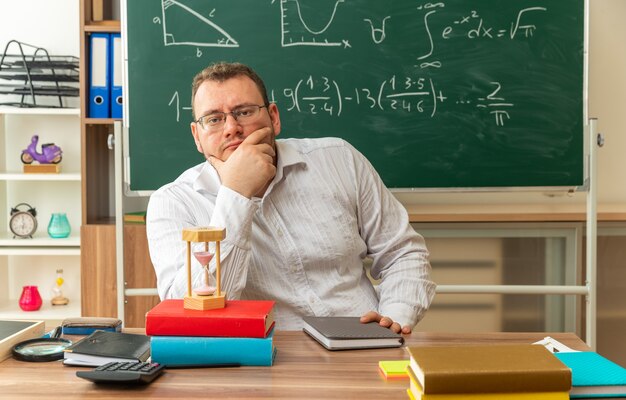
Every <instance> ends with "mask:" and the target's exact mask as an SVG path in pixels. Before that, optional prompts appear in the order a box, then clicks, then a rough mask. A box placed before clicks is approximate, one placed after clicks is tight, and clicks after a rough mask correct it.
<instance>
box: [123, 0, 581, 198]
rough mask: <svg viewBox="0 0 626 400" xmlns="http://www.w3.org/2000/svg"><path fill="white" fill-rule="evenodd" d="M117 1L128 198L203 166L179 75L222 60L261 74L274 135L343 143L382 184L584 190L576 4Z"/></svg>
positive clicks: (186, 87)
mask: <svg viewBox="0 0 626 400" xmlns="http://www.w3.org/2000/svg"><path fill="white" fill-rule="evenodd" d="M126 3H127V4H126V8H125V9H124V10H123V12H125V23H124V26H123V36H124V40H125V45H126V49H127V61H126V63H127V65H126V71H127V82H128V85H127V88H128V90H127V91H126V93H125V96H126V104H127V108H126V110H127V111H128V113H127V118H126V119H125V122H126V124H127V128H128V146H129V148H128V155H129V165H128V167H129V169H130V171H129V172H130V174H129V175H130V182H129V183H130V189H131V190H132V191H151V190H155V189H157V188H158V187H160V186H161V185H163V184H166V183H168V182H171V181H172V180H174V179H175V178H176V177H177V176H178V175H180V173H182V172H183V171H184V170H185V169H186V168H189V167H191V166H193V165H196V164H198V163H200V162H202V161H203V159H202V157H201V155H200V154H199V153H197V151H196V149H195V146H194V144H193V142H192V137H191V134H190V130H189V122H190V121H191V119H192V117H191V112H190V109H189V105H190V82H191V79H192V77H193V75H195V73H196V72H198V71H199V70H200V69H202V68H203V67H205V66H206V65H208V64H209V63H211V62H213V61H219V60H226V61H240V62H244V63H247V64H249V65H251V66H252V67H253V68H254V69H255V70H256V71H257V72H258V73H259V74H260V75H261V76H262V77H263V78H264V80H265V82H266V85H267V87H268V91H269V93H270V97H271V99H272V100H273V101H275V102H276V103H277V105H278V107H279V109H280V111H281V120H282V125H283V131H282V133H281V135H280V137H324V136H338V137H343V138H344V139H346V140H347V141H349V142H350V143H352V144H353V145H354V146H355V147H356V148H357V149H359V150H360V151H361V152H363V154H364V155H365V156H366V157H367V158H368V159H369V160H370V162H371V163H372V164H373V165H374V167H375V168H376V169H377V171H378V172H379V174H380V175H381V177H382V179H383V181H384V182H385V183H386V184H387V186H389V187H391V188H425V189H429V188H434V189H453V188H487V189H493V190H500V189H508V188H511V187H516V188H527V187H532V188H535V187H539V188H544V187H579V186H581V185H583V183H584V178H585V177H584V127H585V119H586V103H585V99H586V95H585V94H584V90H585V87H586V84H585V79H586V76H585V75H586V74H585V70H586V67H585V65H586V48H585V44H586V40H585V36H586V29H585V26H586V22H585V19H586V6H587V5H586V2H585V0H568V1H553V0H534V1H531V0H510V1H506V2H503V1H501V0H478V1H474V2H467V1H463V0H447V1H445V2H423V3H419V2H417V3H416V2H414V1H408V0H399V1H394V2H392V3H391V4H389V2H383V1H371V0H319V1H311V0H275V1H269V0H268V1H259V0H212V1H210V2H208V1H206V0H164V1H161V0H140V1H128V2H126ZM301 3H302V4H301ZM468 3H471V4H468ZM286 21H289V22H288V24H285V22H286ZM287 26H288V28H286V27H287ZM280 137H279V138H280Z"/></svg>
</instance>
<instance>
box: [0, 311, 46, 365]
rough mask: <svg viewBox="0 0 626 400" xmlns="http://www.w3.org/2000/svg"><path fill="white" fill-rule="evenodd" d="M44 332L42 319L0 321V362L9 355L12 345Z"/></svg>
mask: <svg viewBox="0 0 626 400" xmlns="http://www.w3.org/2000/svg"><path fill="white" fill-rule="evenodd" d="M43 334H44V322H43V321H10V320H2V321H0V362H1V361H3V360H5V359H7V358H9V357H11V350H12V349H13V346H15V345H16V344H18V343H19V342H22V341H24V340H28V339H34V338H37V337H40V336H43Z"/></svg>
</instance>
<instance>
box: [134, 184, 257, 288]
mask: <svg viewBox="0 0 626 400" xmlns="http://www.w3.org/2000/svg"><path fill="white" fill-rule="evenodd" d="M257 208H258V207H257V206H256V205H255V204H254V203H253V202H252V201H250V200H249V199H247V198H245V197H243V196H241V195H239V194H238V193H236V192H234V191H232V190H231V189H229V188H227V187H224V186H222V187H220V189H219V191H218V194H217V196H216V198H215V203H212V202H210V201H209V200H207V199H206V198H205V197H203V196H201V195H200V194H198V193H193V192H192V193H187V192H185V191H184V190H176V189H173V188H168V189H166V190H159V191H157V192H155V193H154V194H153V195H152V196H151V197H150V202H149V204H148V211H147V218H146V231H147V235H148V244H149V249H150V257H151V259H152V264H153V265H154V270H155V273H156V276H157V287H158V292H159V297H160V298H161V299H166V298H182V297H183V296H185V295H186V294H187V265H186V262H187V254H186V252H187V247H186V246H187V245H186V242H185V241H183V240H182V230H183V229H184V228H187V227H198V226H219V227H225V228H226V238H225V239H224V240H223V241H222V242H221V243H220V253H221V254H220V255H221V257H220V258H221V263H220V272H221V289H222V290H223V291H225V292H226V294H227V298H229V299H237V298H239V297H240V295H241V291H242V290H243V288H244V287H245V282H246V277H247V266H248V264H249V260H250V243H249V240H250V232H251V229H252V217H253V215H254V213H255V212H256V209H257ZM192 246H193V249H192V251H193V250H204V248H203V244H202V243H192ZM210 246H211V248H210V250H211V251H212V252H214V251H215V248H214V243H210ZM210 271H211V273H212V274H215V259H213V260H212V261H211V264H210ZM202 279H203V271H202V268H201V266H200V265H199V264H198V263H197V262H196V261H195V260H193V259H192V267H191V281H192V287H197V286H200V285H201V284H202Z"/></svg>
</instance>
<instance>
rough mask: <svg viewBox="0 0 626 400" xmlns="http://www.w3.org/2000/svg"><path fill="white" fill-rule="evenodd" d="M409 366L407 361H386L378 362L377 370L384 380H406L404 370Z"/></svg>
mask: <svg viewBox="0 0 626 400" xmlns="http://www.w3.org/2000/svg"><path fill="white" fill-rule="evenodd" d="M408 366H409V360H388V361H379V362H378V368H380V371H381V372H382V373H383V375H384V376H385V378H386V379H392V378H399V379H408V377H409V376H408V375H407V373H406V368H407V367H408Z"/></svg>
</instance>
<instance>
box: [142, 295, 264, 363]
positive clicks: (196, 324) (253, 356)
mask: <svg viewBox="0 0 626 400" xmlns="http://www.w3.org/2000/svg"><path fill="white" fill-rule="evenodd" d="M273 307H274V302H273V301H269V300H227V301H226V307H224V308H218V309H213V310H188V309H185V308H183V300H177V299H171V300H163V301H162V302H161V303H159V304H157V305H156V306H155V307H154V308H152V309H151V310H150V311H148V312H147V313H146V334H147V335H149V336H151V339H150V349H151V354H152V362H157V363H160V364H164V365H166V366H168V367H202V366H239V365H253V366H271V365H272V364H273V362H274V357H275V355H276V348H275V346H274V333H273V330H274V319H273V317H272V308H273Z"/></svg>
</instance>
